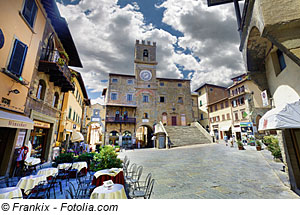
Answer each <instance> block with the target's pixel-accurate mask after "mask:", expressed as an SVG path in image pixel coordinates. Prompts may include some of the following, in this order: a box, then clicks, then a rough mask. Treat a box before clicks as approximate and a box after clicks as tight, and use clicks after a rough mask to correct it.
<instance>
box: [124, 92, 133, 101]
mask: <svg viewBox="0 0 300 215" xmlns="http://www.w3.org/2000/svg"><path fill="white" fill-rule="evenodd" d="M129 96H131V99H128V98H129ZM126 100H127V101H128V102H132V101H133V94H132V93H127V95H126Z"/></svg>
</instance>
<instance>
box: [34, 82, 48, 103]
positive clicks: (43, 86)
mask: <svg viewBox="0 0 300 215" xmlns="http://www.w3.org/2000/svg"><path fill="white" fill-rule="evenodd" d="M45 93H46V83H45V81H44V80H40V81H39V85H38V89H37V92H36V98H37V99H40V100H44V98H45Z"/></svg>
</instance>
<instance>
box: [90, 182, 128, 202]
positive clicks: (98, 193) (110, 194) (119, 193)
mask: <svg viewBox="0 0 300 215" xmlns="http://www.w3.org/2000/svg"><path fill="white" fill-rule="evenodd" d="M90 198H91V199H127V196H126V193H125V190H124V186H123V185H122V184H114V185H112V187H111V188H107V187H104V186H103V185H102V186H100V187H96V188H95V189H94V191H93V192H92V194H91V197H90Z"/></svg>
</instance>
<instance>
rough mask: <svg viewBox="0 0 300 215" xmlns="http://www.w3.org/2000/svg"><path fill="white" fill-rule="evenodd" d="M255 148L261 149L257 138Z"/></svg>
mask: <svg viewBox="0 0 300 215" xmlns="http://www.w3.org/2000/svg"><path fill="white" fill-rule="evenodd" d="M256 150H257V151H261V143H260V141H259V140H256Z"/></svg>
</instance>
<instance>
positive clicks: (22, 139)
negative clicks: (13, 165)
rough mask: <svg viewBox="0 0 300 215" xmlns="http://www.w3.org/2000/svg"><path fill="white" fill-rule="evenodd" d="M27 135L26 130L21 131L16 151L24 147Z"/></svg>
mask: <svg viewBox="0 0 300 215" xmlns="http://www.w3.org/2000/svg"><path fill="white" fill-rule="evenodd" d="M25 135H26V130H21V131H20V132H19V135H18V138H17V143H16V149H19V148H21V147H22V146H23V143H24V139H25Z"/></svg>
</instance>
